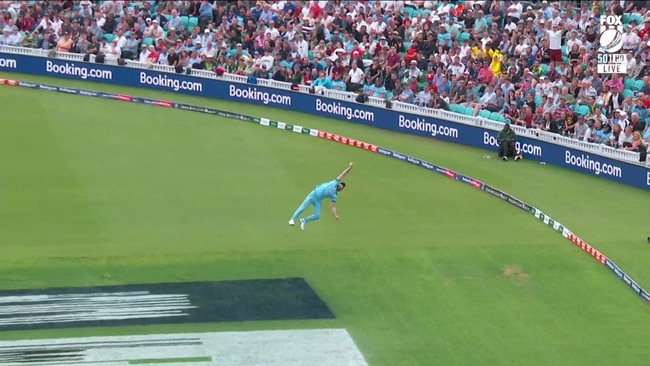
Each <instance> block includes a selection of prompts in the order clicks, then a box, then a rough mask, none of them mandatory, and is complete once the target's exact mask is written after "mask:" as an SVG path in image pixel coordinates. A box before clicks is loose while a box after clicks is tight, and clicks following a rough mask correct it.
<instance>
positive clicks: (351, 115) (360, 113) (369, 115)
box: [316, 98, 375, 122]
mask: <svg viewBox="0 0 650 366" xmlns="http://www.w3.org/2000/svg"><path fill="white" fill-rule="evenodd" d="M316 111H318V112H325V113H328V114H332V115H335V116H342V117H345V119H347V120H353V119H356V120H362V121H369V122H374V121H375V112H371V111H364V110H363V109H357V108H350V107H346V106H344V105H343V104H341V103H340V102H334V101H333V102H331V103H328V102H324V101H322V100H321V99H320V98H316Z"/></svg>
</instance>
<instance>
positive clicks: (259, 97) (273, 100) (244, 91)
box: [228, 84, 291, 105]
mask: <svg viewBox="0 0 650 366" xmlns="http://www.w3.org/2000/svg"><path fill="white" fill-rule="evenodd" d="M228 96H230V97H235V98H242V99H248V100H253V101H257V102H262V103H263V104H280V105H291V96H289V95H281V94H275V93H269V92H266V91H262V90H258V89H257V88H255V87H252V88H251V87H247V88H246V87H243V88H242V87H237V86H236V85H234V84H230V87H229V88H228Z"/></svg>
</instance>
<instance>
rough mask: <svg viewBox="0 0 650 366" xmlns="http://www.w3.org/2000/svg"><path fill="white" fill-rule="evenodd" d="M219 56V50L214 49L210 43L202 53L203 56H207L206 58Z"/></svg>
mask: <svg viewBox="0 0 650 366" xmlns="http://www.w3.org/2000/svg"><path fill="white" fill-rule="evenodd" d="M216 54H217V50H216V49H215V48H214V47H212V43H208V45H207V46H205V48H204V49H203V51H201V55H203V56H205V57H206V58H208V57H214V56H216Z"/></svg>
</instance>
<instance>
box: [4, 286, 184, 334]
mask: <svg viewBox="0 0 650 366" xmlns="http://www.w3.org/2000/svg"><path fill="white" fill-rule="evenodd" d="M194 308H196V306H194V305H192V303H191V302H190V299H189V297H188V296H187V295H185V294H150V293H148V292H146V291H134V292H119V293H90V294H58V295H25V296H20V295H12V296H0V329H1V328H2V327H3V326H5V327H7V326H13V325H22V324H46V323H69V322H80V321H97V320H120V319H121V320H123V319H144V318H168V317H182V316H187V315H188V310H190V309H194Z"/></svg>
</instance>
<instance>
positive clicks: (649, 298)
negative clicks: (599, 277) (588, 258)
mask: <svg viewBox="0 0 650 366" xmlns="http://www.w3.org/2000/svg"><path fill="white" fill-rule="evenodd" d="M605 265H606V266H607V268H609V269H610V270H611V271H612V272H614V274H615V275H616V276H617V277H618V278H620V279H621V281H623V282H624V283H625V284H626V285H627V286H628V287H629V288H631V289H632V291H634V292H636V293H637V294H638V295H639V296H641V298H642V299H644V300H645V301H647V302H650V294H648V292H646V290H644V289H643V288H642V287H641V286H639V285H638V284H637V283H636V282H635V281H634V280H633V279H631V278H630V276H628V275H627V273H625V272H623V271H622V270H621V269H620V268H619V267H618V266H617V265H616V264H615V263H614V262H612V261H611V260H609V258H606V259H605Z"/></svg>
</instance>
